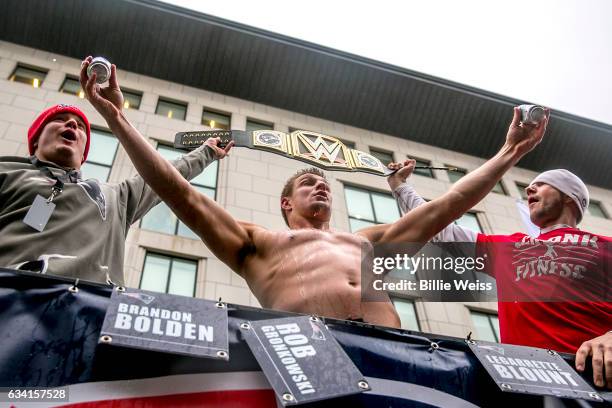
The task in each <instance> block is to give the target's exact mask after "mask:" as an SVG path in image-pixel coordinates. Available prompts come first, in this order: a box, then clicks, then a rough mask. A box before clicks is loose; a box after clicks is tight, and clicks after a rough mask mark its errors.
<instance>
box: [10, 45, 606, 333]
mask: <svg viewBox="0 0 612 408" xmlns="http://www.w3.org/2000/svg"><path fill="white" fill-rule="evenodd" d="M18 67H25V68H28V67H29V68H32V69H42V70H44V71H46V73H45V75H44V79H43V80H42V81H40V83H39V84H38V86H37V87H34V86H33V85H32V84H28V83H20V82H19V81H16V80H15V79H14V78H13V76H14V74H15V71H16V69H17V68H18ZM79 67H80V61H79V60H77V59H74V58H68V57H65V56H62V55H59V54H53V53H49V52H46V51H41V50H38V49H35V48H29V47H25V46H22V45H17V44H14V43H10V42H6V41H0V155H2V156H8V155H11V156H13V155H17V156H25V155H27V154H28V152H27V143H26V134H27V129H28V127H29V126H30V124H31V122H32V121H33V119H34V118H35V117H36V116H37V114H38V113H39V112H40V111H42V110H43V109H45V108H47V107H49V106H51V105H53V104H57V103H66V104H73V105H76V106H78V107H79V108H81V109H82V110H83V111H84V112H85V113H86V114H87V116H88V117H89V119H90V121H91V123H92V126H93V127H94V128H95V129H97V131H98V132H99V133H101V134H103V135H104V136H103V138H105V139H104V140H105V142H104V143H107V142H108V143H110V144H111V145H113V146H115V152H114V154H112V155H111V156H112V157H111V158H110V159H108V160H109V161H110V164H108V163H105V164H103V165H102V164H101V165H100V166H101V167H105V166H106V168H108V170H109V171H108V175H107V181H108V182H119V181H121V180H124V179H126V178H128V177H130V176H132V175H134V174H135V170H134V167H133V166H132V164H131V162H130V160H129V158H128V156H127V154H126V153H125V151H124V150H123V149H122V147H121V146H120V145H118V144H117V143H116V141H115V142H114V144H113V142H112V141H110V140H111V139H112V136H110V135H106V134H105V133H104V131H105V130H106V131H107V130H108V129H107V125H106V123H105V122H104V120H103V119H102V118H101V116H100V115H99V114H98V113H97V112H96V111H95V110H94V109H93V108H92V107H91V106H90V105H89V103H88V102H87V101H86V100H84V99H82V98H79V96H78V93H77V95H73V94H71V93H70V92H66V91H62V89H63V88H64V87H65V82H66V78H71V77H73V76H76V75H78V71H79ZM118 73H119V82H120V84H121V86H122V88H123V87H125V88H126V89H129V90H134V91H136V93H138V94H140V96H141V100H140V106H139V107H138V109H134V108H133V107H130V108H129V109H126V110H125V111H126V115H127V117H128V118H129V120H130V121H131V123H132V124H133V125H134V126H135V127H136V128H137V129H138V130H139V131H140V132H141V133H142V134H143V135H144V136H145V137H146V138H147V139H148V140H149V141H150V143H151V144H152V145H154V146H166V145H171V143H172V141H173V140H174V135H175V133H176V132H180V131H187V130H207V129H210V128H209V127H207V126H206V125H204V124H203V112H204V111H208V112H213V113H220V114H221V115H222V116H223V115H227V116H228V117H229V118H230V121H231V125H230V126H231V129H237V130H245V129H247V128H252V126H264V127H265V126H266V124H268V125H269V126H271V127H272V128H273V129H275V130H279V131H283V132H288V131H290V130H292V129H305V130H311V131H315V132H319V133H323V134H326V135H332V136H335V137H338V138H340V139H341V140H343V141H345V142H349V143H353V144H354V147H355V148H356V149H359V150H362V151H366V152H367V151H372V150H376V151H379V152H383V153H387V154H391V155H392V156H393V158H394V159H395V160H396V161H399V160H403V159H405V158H408V157H411V158H418V159H420V160H423V161H425V162H430V163H431V164H432V165H434V166H446V165H449V166H455V167H458V168H460V169H465V170H466V171H468V172H469V171H471V170H473V169H475V168H477V167H478V166H479V165H480V164H482V163H483V162H484V160H483V159H481V158H478V157H474V156H469V155H466V154H461V153H456V152H453V151H450V150H445V149H442V148H439V147H436V146H430V145H426V144H422V143H417V142H414V141H411V140H407V139H402V138H398V137H394V136H390V135H386V134H382V133H377V132H373V131H369V130H365V129H360V128H356V127H351V126H348V125H344V124H340V123H336V122H331V121H328V120H323V119H319V118H316V117H311V116H307V115H304V114H300V113H296V112H292V111H288V110H283V109H279V108H276V107H271V106H266V105H262V104H258V103H254V102H250V101H247V100H243V99H238V98H235V97H231V96H227V95H223V94H219V93H214V92H210V91H207V90H203V89H197V88H193V87H189V86H185V85H182V84H180V83H172V82H168V81H163V80H160V79H157V78H153V77H148V76H144V75H141V74H137V73H133V72H127V71H125V70H123V69H122V68H121V66H119V67H118ZM160 98H161V100H165V101H170V102H172V101H175V102H180V103H183V104H185V105H186V112H185V118H184V119H179V118H176V117H172V118H170V117H168V114H163V112H164V110H163V109H162V110H160V108H159V101H160ZM156 112H157V113H156ZM160 113H161V114H160ZM511 115H512V112H511V110H508V122H509V121H510V119H511ZM388 120H393V118H388ZM208 123H209V122H208ZM109 137H110V138H111V139H109ZM504 137H505V134H503V133H500V134H491V138H494V139H495V140H498V141H499V145H501V144H502V143H503V140H504ZM108 143H107V144H108ZM92 146H95V144H94V145H92ZM92 149H93V147H92ZM111 150H112V149H111ZM303 167H306V165H305V164H304V163H301V162H298V161H293V160H290V159H287V158H283V157H280V156H277V155H273V154H269V153H265V152H259V151H253V150H248V149H245V148H236V149H234V150H233V151H232V153H231V155H230V157H228V158H227V159H224V160H222V161H221V162H219V164H218V170H217V169H216V168H214V169H212V170H210V169H209V170H210V171H209V170H207V171H209V173H208V174H207V177H208V180H209V181H210V180H213V181H212V182H209V183H208V184H206V183H204V184H202V187H203V188H206V189H208V190H207V191H208V193H209V194H213V195H214V197H215V199H216V201H217V202H218V203H219V204H220V205H222V206H223V207H224V208H226V209H227V210H228V211H229V212H230V213H231V214H232V215H234V216H235V217H236V218H238V219H240V220H244V221H248V222H253V223H256V224H259V225H262V226H264V227H266V228H269V229H284V228H286V226H285V224H284V222H283V219H282V217H281V213H280V192H281V190H282V187H283V184H284V182H285V180H286V179H287V178H288V177H289V176H290V175H291V174H293V173H294V172H295V171H296V170H298V169H300V168H303ZM211 171H212V173H211ZM85 173H87V172H85ZM92 174H93V173H92ZM535 175H536V173H535V172H534V171H531V170H526V169H523V168H521V167H515V168H513V169H511V170H510V171H509V172H508V173H507V174H506V175H505V176H504V178H503V180H502V182H501V188H499V190H498V192H492V193H490V194H489V195H488V196H487V197H486V198H485V199H484V200H483V201H482V202H481V203H479V204H478V205H477V206H476V207H474V208H473V213H474V214H475V217H472V218H470V219H466V220H464V221H465V222H466V223H468V224H466V225H472V226H476V225H477V226H478V227H479V228H480V229H481V230H482V231H483V232H485V233H491V234H510V233H513V232H516V231H523V232H526V228H525V225H524V224H523V221H522V220H521V218H520V215H519V212H518V210H517V206H516V200H517V199H520V198H521V188H522V187H521V186H524V185H527V184H528V183H529V182H530V180H531V179H533V177H534V176H535ZM86 176H87V174H86ZM327 176H328V178H329V180H330V184H331V188H332V193H333V215H332V221H331V227H332V228H334V229H338V230H342V231H349V230H350V229H351V224H350V223H351V219H354V220H359V219H358V218H355V217H354V216H352V215H351V211H352V210H351V208H352V206H354V205H353V204H354V203H351V202H349V200H350V199H351V197H356V196H359V194H362V196H363V194H366V195H367V194H375V195H376V194H380V195H381V196H388V195H389V188H388V186H387V183H386V180H385V179H384V178H383V177H378V176H374V175H366V174H363V173H342V172H328V173H327ZM450 176H451V175H449V173H447V172H444V171H433V173H432V174H431V176H427V175H420V174H415V175H413V176H412V177H411V179H410V182H411V183H412V185H414V187H415V188H416V190H417V191H418V192H419V193H420V194H421V195H422V196H423V197H424V198H426V199H434V198H436V197H438V196H440V195H441V194H443V193H444V192H445V191H447V190H448V188H449V187H450V186H451V185H452V179H451V178H450ZM347 189H348V190H351V189H352V190H351V191H356V192H357V193H355V194H356V195H355V194H353V195H351V194H352V193H350V194H349V193H347ZM589 190H590V194H591V199H592V200H593V203H594V204H593V208H592V209H591V211H590V212H589V213H588V214H587V215H586V216H585V218H584V220H583V222H582V223H581V224H580V227H581V228H582V229H585V230H589V231H592V232H595V233H598V234H603V235H612V220H611V219H610V215H612V191H610V190H607V189H604V188H601V187H595V186H589ZM364 197H365V196H364ZM377 197H378V195H377ZM353 215H354V214H353ZM475 220H477V224H475V223H474V221H475ZM369 221H373V222H379V221H381V219H374V220H369ZM153 222H154V221H153ZM170 222H176V221H174V220H170ZM180 229H181V227H180V226H178V227H177V229H176V230H177V231H179V230H180ZM185 235H189V234H172V233H162V232H158V231H155V230H152V229H151V228H147V225H143V224H142V223H136V224H134V225H133V226H132V228H131V229H130V232H129V234H128V236H127V241H126V258H125V268H124V274H125V277H126V284H127V285H128V286H129V287H140V286H141V285H142V282H143V279H144V277H143V274H145V273H147V272H146V271H147V268H148V267H150V268H153V269H154V270H155V271H157V272H154V273H156V274H157V273H161V275H163V271H162V272H159V271H161V270H162V269H163V267H164V265H170V266H169V268H170V269H168V273H167V274H166V275H165V276H166V278H165V279H166V281H168V285H166V286H167V287H168V288H169V285H171V282H170V281H171V275H172V274H173V273H174V274H176V275H175V276H177V277H178V278H176V279H178V280H181V279H182V280H183V281H182V282H183V283H177V285H184V284H185V283H184V282H185V279H186V280H187V281H188V280H189V279H191V278H190V277H187V278H181V277H180V276H182V275H180V274H181V273H183V272H184V270H187V269H189V268H191V267H192V266H193V270H194V271H195V284H194V285H193V295H194V296H197V297H201V298H207V299H219V298H222V299H223V300H224V301H227V302H230V303H237V304H244V305H251V306H259V304H258V302H257V300H256V299H255V297H254V296H253V295H252V293H251V292H250V290H249V288H248V286H247V284H246V282H245V281H244V280H243V279H242V278H241V277H240V276H238V275H237V274H235V273H233V272H232V271H231V270H230V269H229V268H228V267H227V266H226V265H224V264H223V263H221V262H220V261H219V260H218V259H216V258H215V256H214V255H213V254H212V253H211V252H210V251H209V250H208V249H207V248H206V247H205V246H204V244H203V243H202V242H201V240H200V239H198V238H197V237H189V236H185ZM0 241H1V237H0ZM156 256H157V257H156ZM147 257H149V261H147V259H148V258H147ZM151 260H153V261H151ZM148 262H149V263H148ZM156 262H157V263H156ZM160 262H161V263H160ZM164 262H165V263H164ZM174 262H178V263H176V265H179V266H176V265H175V264H174ZM181 262H185V263H184V264H181ZM162 264H163V265H162ZM151 265H152V266H151ZM181 265H182V266H181ZM190 265H191V266H190ZM173 268H175V269H173ZM181 268H182V269H181ZM180 271H183V272H180ZM149 273H153V272H149ZM161 275H160V276H161ZM153 276H157V275H150V277H149V278H147V279H153V278H152V277H153ZM189 276H192V275H189ZM397 302H398V310H399V311H400V314H403V315H402V318H403V323H404V324H405V326H406V328H410V329H416V330H420V331H424V332H432V333H438V334H445V335H450V336H458V337H464V336H466V335H467V333H469V332H470V331H473V332H475V333H476V337H478V336H479V334H480V336H481V337H482V338H487V339H490V337H489V336H490V333H489V334H487V333H484V331H486V328H483V327H484V326H482V325H483V324H484V323H483V320H482V319H483V318H484V319H485V320H486V319H487V318H489V317H488V316H494V315H495V314H496V310H497V306H496V304H494V303H469V304H464V303H436V302H423V301H421V300H419V299H403V301H402V299H397ZM412 314H414V316H412ZM491 319H492V320H490V321H491V322H492V324H494V320H495V319H494V318H491ZM416 322H418V326H415V323H416ZM479 331H480V333H479Z"/></svg>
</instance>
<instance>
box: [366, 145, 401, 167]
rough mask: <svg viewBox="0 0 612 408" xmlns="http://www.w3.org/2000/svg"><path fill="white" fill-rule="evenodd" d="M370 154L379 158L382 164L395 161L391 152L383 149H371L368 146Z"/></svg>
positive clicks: (385, 164)
mask: <svg viewBox="0 0 612 408" xmlns="http://www.w3.org/2000/svg"><path fill="white" fill-rule="evenodd" d="M370 154H371V155H372V156H374V157H376V158H377V159H378V160H380V161H381V162H382V164H383V165H384V166H387V165H388V164H389V163H392V162H394V161H395V160H393V153H391V152H386V151H384V150H377V149H372V148H371V147H370Z"/></svg>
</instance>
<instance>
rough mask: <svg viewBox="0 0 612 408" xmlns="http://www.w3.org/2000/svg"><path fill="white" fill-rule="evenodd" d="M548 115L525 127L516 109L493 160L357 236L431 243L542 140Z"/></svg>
mask: <svg viewBox="0 0 612 408" xmlns="http://www.w3.org/2000/svg"><path fill="white" fill-rule="evenodd" d="M549 115H550V112H549V111H548V110H546V118H545V119H543V120H542V121H541V122H540V123H539V124H538V125H535V126H534V125H527V124H524V123H521V121H520V118H521V112H520V109H519V108H517V107H515V108H514V117H513V119H512V123H511V124H510V128H509V129H508V134H507V135H506V142H505V143H504V145H503V146H502V148H501V149H500V151H499V152H498V153H497V154H496V155H495V156H494V157H493V158H492V159H490V160H489V161H487V162H486V163H485V164H483V165H482V166H480V167H479V168H478V169H476V170H474V171H472V172H470V173H468V174H467V175H466V176H464V177H463V178H461V179H460V180H459V181H457V182H456V183H455V184H454V185H453V186H452V188H451V189H450V190H449V191H448V192H447V193H445V194H444V195H443V196H441V197H439V198H437V199H435V200H432V201H430V202H428V203H425V204H423V205H421V206H419V207H417V208H415V209H413V210H412V211H410V212H408V213H407V214H405V215H404V216H403V217H402V218H400V219H399V220H397V221H396V222H394V223H392V224H384V225H377V226H374V227H370V228H366V229H364V230H362V231H360V232H359V233H360V234H361V235H364V236H365V237H366V238H368V239H369V240H370V241H372V242H375V243H382V242H398V243H399V242H414V243H425V242H427V241H429V240H431V239H432V238H433V237H434V236H435V235H436V234H437V233H438V232H440V231H441V230H442V229H444V227H446V226H447V225H448V224H450V223H451V222H453V221H454V220H456V219H457V218H459V217H460V216H462V215H463V214H464V213H465V212H466V211H468V210H469V209H471V208H472V207H473V206H474V205H476V204H477V203H478V202H479V201H480V200H482V199H483V198H484V197H485V196H486V195H487V194H488V193H489V192H490V191H491V189H492V188H493V187H494V186H495V184H496V183H497V182H498V181H499V180H500V179H501V177H502V176H503V175H504V173H505V172H506V171H508V169H510V168H511V167H512V166H514V165H515V164H516V163H517V162H518V161H519V160H520V159H521V158H522V157H523V156H524V155H525V154H527V153H528V152H529V151H531V150H532V149H533V148H534V147H535V146H537V145H538V144H539V143H540V142H541V141H542V138H543V137H544V132H545V131H546V126H547V124H548V118H549Z"/></svg>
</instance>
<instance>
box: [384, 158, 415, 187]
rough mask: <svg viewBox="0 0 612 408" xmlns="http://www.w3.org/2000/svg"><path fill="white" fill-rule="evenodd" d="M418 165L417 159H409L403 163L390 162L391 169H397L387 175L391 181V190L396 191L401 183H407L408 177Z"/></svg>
mask: <svg viewBox="0 0 612 408" xmlns="http://www.w3.org/2000/svg"><path fill="white" fill-rule="evenodd" d="M415 166H416V160H414V159H409V160H404V162H403V163H389V164H388V165H387V167H388V168H390V169H391V170H396V169H399V170H397V171H396V172H395V173H393V174H392V175H390V176H389V177H387V183H389V187H391V191H394V190H395V189H396V188H398V187H399V185H400V184H402V183H405V182H406V179H407V178H408V177H410V175H411V174H412V172H413V171H414V167H415Z"/></svg>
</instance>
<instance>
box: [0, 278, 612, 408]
mask: <svg viewBox="0 0 612 408" xmlns="http://www.w3.org/2000/svg"><path fill="white" fill-rule="evenodd" d="M72 286H73V282H69V281H67V280H65V279H60V278H53V277H47V276H40V275H36V274H30V273H20V272H16V271H12V270H8V269H1V268H0V328H1V329H0V387H26V386H29V387H50V386H63V385H71V384H79V383H92V382H98V381H116V380H128V379H148V378H153V377H164V376H179V375H185V374H200V373H228V374H231V373H233V375H234V376H236V375H238V373H244V372H258V371H260V368H259V365H258V364H257V361H256V360H255V358H254V357H253V355H252V354H251V352H250V350H249V348H248V347H247V344H246V342H245V341H244V339H243V337H242V333H241V332H240V328H239V324H240V323H241V322H244V321H255V320H262V319H270V318H278V317H284V316H288V315H289V314H288V313H281V312H274V311H268V310H262V309H255V308H248V307H243V306H235V305H228V310H229V349H230V356H231V358H230V361H229V362H226V361H216V360H206V361H203V360H202V359H199V358H195V357H187V356H177V355H171V354H164V353H159V352H152V351H144V350H134V349H121V348H118V347H111V346H105V345H98V336H99V335H100V329H101V326H102V321H103V319H104V314H105V311H106V307H107V305H108V304H109V298H110V295H111V288H110V287H104V286H101V285H94V284H82V283H81V284H78V285H77V289H76V290H75V289H74V288H73V289H72V290H69V289H71V287H72ZM326 324H327V325H328V327H329V329H330V330H331V332H332V334H333V335H334V337H335V338H336V339H337V341H338V343H339V344H340V345H341V346H342V348H343V349H344V350H345V352H346V353H347V355H348V356H349V357H350V358H351V360H352V361H353V362H354V363H355V365H356V366H357V368H358V369H359V370H360V371H361V373H363V375H364V376H365V377H366V378H367V379H368V382H369V384H370V386H371V387H372V391H368V392H365V393H362V394H359V395H354V396H349V397H343V398H341V400H342V401H339V399H336V400H333V401H331V402H325V401H324V402H318V403H313V404H309V405H308V406H317V407H318V406H327V405H329V406H339V405H340V404H343V405H344V404H346V405H347V406H348V405H349V404H350V405H351V406H355V407H359V406H375V407H382V406H393V407H431V406H444V407H455V406H456V407H462V406H463V407H465V406H481V407H493V406H494V407H503V406H509V407H510V406H521V407H531V406H543V398H542V397H534V396H527V395H520V394H509V393H503V392H501V391H500V390H499V389H498V387H497V386H496V385H495V383H494V382H493V381H492V380H491V378H490V377H489V375H488V374H487V373H486V371H485V370H484V368H483V367H482V366H481V364H480V363H479V362H478V360H477V359H476V358H475V357H474V356H473V354H472V353H471V352H470V350H469V348H468V346H467V345H466V344H465V342H464V341H463V340H462V339H456V338H450V337H444V336H438V335H429V334H423V333H415V332H410V331H404V330H395V329H386V328H380V327H372V326H368V325H364V324H360V323H351V322H345V321H337V320H329V319H327V320H326ZM564 358H566V359H567V360H568V362H571V359H572V356H569V355H566V356H564ZM240 375H242V374H240ZM591 376H592V374H591V373H590V372H587V373H586V374H585V375H584V378H585V379H586V380H587V381H588V382H589V383H590V384H592V381H591ZM77 388H78V387H77ZM77 391H78V390H77ZM75 392H76V391H75ZM608 394H609V393H608ZM71 395H73V393H71ZM75 395H76V394H75ZM270 395H272V394H270ZM564 403H565V406H584V405H576V404H577V401H570V400H564ZM584 403H586V402H585V401H582V402H581V404H584ZM562 406H563V405H562ZM593 406H597V404H593Z"/></svg>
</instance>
